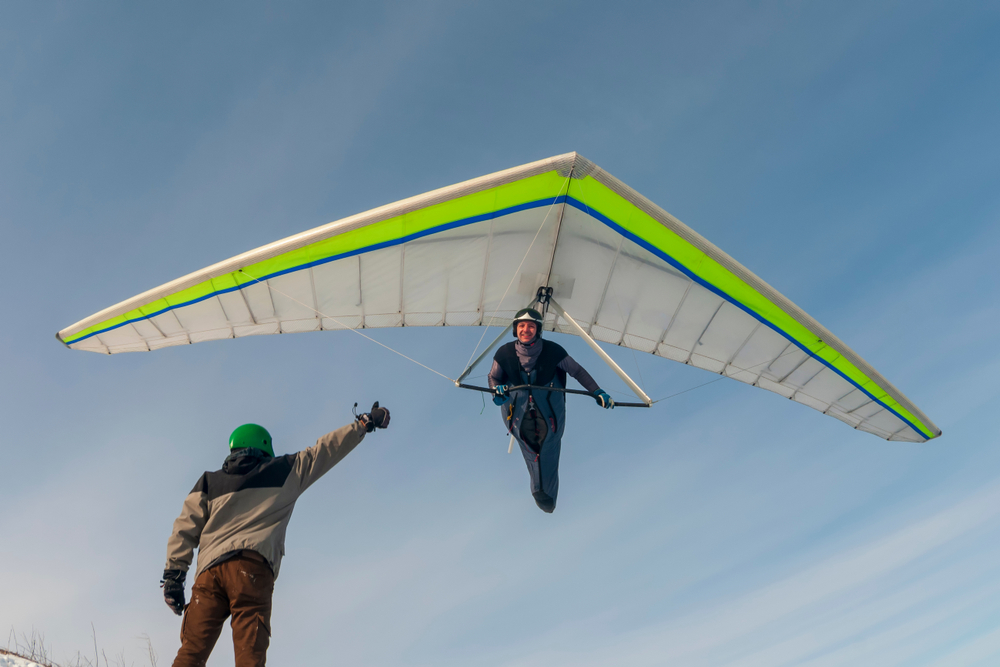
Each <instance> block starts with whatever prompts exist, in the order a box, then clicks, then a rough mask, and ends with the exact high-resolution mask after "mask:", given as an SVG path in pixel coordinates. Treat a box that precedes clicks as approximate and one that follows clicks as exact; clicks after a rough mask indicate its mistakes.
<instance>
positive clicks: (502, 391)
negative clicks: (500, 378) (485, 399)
mask: <svg viewBox="0 0 1000 667" xmlns="http://www.w3.org/2000/svg"><path fill="white" fill-rule="evenodd" d="M508 389H510V385H509V384H498V385H497V386H495V387H493V405H503V404H504V403H506V402H507V401H509V400H510V396H509V395H508V394H507V390H508Z"/></svg>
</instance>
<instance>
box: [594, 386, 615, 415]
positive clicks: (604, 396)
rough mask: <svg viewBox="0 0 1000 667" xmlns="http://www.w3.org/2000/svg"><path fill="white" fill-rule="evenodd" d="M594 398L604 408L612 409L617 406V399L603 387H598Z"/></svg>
mask: <svg viewBox="0 0 1000 667" xmlns="http://www.w3.org/2000/svg"><path fill="white" fill-rule="evenodd" d="M594 399H595V400H596V401H597V404H598V405H599V406H601V407H602V408H605V409H608V410H610V409H611V408H613V407H615V399H613V398H611V396H609V395H608V392H606V391H604V390H603V389H597V390H595V391H594Z"/></svg>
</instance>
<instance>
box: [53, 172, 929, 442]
mask: <svg viewBox="0 0 1000 667" xmlns="http://www.w3.org/2000/svg"><path fill="white" fill-rule="evenodd" d="M541 287H551V288H552V290H551V296H552V299H553V301H556V302H558V305H559V306H560V307H558V308H555V309H549V311H548V314H547V315H546V325H545V328H546V329H547V330H550V331H557V332H562V333H568V334H574V335H579V334H582V333H585V334H588V335H589V336H592V337H593V338H595V339H597V340H599V341H603V342H606V343H612V344H615V345H621V346H625V347H629V348H632V349H634V350H637V351H640V352H647V353H650V354H654V355H656V356H660V357H665V358H667V359H672V360H674V361H679V362H682V363H685V364H690V365H692V366H697V367H699V368H703V369H705V370H709V371H712V372H713V373H719V374H722V375H725V376H727V377H730V378H732V379H734V380H738V381H740V382H745V383H747V384H752V385H754V386H757V387H761V388H763V389H767V390H769V391H772V392H775V393H777V394H781V395H782V396H785V397H787V398H790V399H792V400H795V401H797V402H799V403H802V404H804V405H807V406H809V407H811V408H814V409H816V410H819V411H821V412H823V413H824V414H827V415H830V416H832V417H836V418H837V419H839V420H841V421H843V422H846V423H847V424H850V425H851V426H853V427H854V428H856V429H859V430H862V431H866V432H869V433H873V434H875V435H878V436H879V437H882V438H885V439H888V440H899V441H908V442H924V441H926V440H930V439H932V438H935V437H937V436H939V435H941V431H940V430H939V429H938V428H937V427H936V426H935V425H934V424H933V423H932V422H931V421H930V419H928V418H927V416H925V415H924V414H923V413H922V412H921V411H920V410H919V409H917V407H916V406H914V405H913V404H912V403H911V402H910V401H909V400H908V399H907V398H906V397H905V396H904V395H903V394H902V393H901V392H900V391H899V390H898V389H896V388H895V387H894V386H893V385H892V384H890V383H889V382H888V381H887V380H886V379H885V378H884V377H882V376H881V375H880V374H879V373H878V372H877V371H875V369H873V368H872V367H871V366H870V365H869V364H868V363H866V362H865V361H864V360H863V359H861V358H860V357H859V356H858V355H857V354H855V353H854V352H853V351H851V350H850V349H849V348H848V347H847V346H846V345H844V344H843V343H842V342H841V341H840V340H839V339H837V338H836V337H835V336H834V335H833V334H831V333H830V332H829V331H827V330H826V329H825V328H824V327H823V326H822V325H820V324H819V323H818V322H816V321H815V320H814V319H813V318H811V317H810V316H809V315H807V314H806V313H805V312H803V311H802V310H801V309H800V308H798V307H797V306H796V305H795V304H793V303H792V302H791V301H789V300H788V299H787V298H785V297H784V296H782V295H781V294H779V293H778V292H777V291H775V290H774V289H773V288H772V287H770V286H769V285H768V284H767V283H765V282H764V281H762V280H761V279H760V278H758V277H757V276H755V275H754V274H752V273H751V272H750V271H748V270H747V269H746V268H744V267H743V266H741V265H740V264H739V263H737V262H736V261H735V260H733V259H732V258H731V257H729V256H728V255H726V254H725V253H724V252H722V251H721V250H719V249H718V248H716V247H715V246H714V245H712V244H711V243H709V242H708V241H707V240H705V239H704V238H702V237H701V236H699V235H698V234H697V233H695V232H694V231H692V230H691V229H690V228H688V227H687V226H686V225H684V224H683V223H681V222H680V221H679V220H677V219H676V218H674V217H673V216H672V215H670V214H669V213H667V212H666V211H664V210H663V209H661V208H660V207H658V206H656V205H655V204H653V203H652V202H651V201H649V200H648V199H646V198H645V197H643V196H642V195H640V194H639V193H638V192H636V191H635V190H633V189H632V188H630V187H628V186H627V185H625V184H624V183H622V182H621V181H619V180H618V179H616V178H615V177H613V176H611V175H610V174H608V173H607V172H605V171H603V170H602V169H600V168H599V167H598V166H596V165H595V164H593V163H592V162H590V161H588V160H586V159H585V158H583V157H581V156H579V155H577V154H576V153H568V154H565V155H559V156H556V157H553V158H549V159H546V160H540V161H538V162H533V163H531V164H526V165H523V166H520V167H516V168H514V169H508V170H506V171H501V172H497V173H495V174H490V175H488V176H483V177H481V178H477V179H474V180H471V181H466V182H464V183H459V184H457V185H453V186H450V187H446V188H442V189H439V190H434V191H433V192H428V193H426V194H423V195H419V196H417V197H411V198H409V199H405V200H403V201H399V202H396V203H394V204H389V205H387V206H383V207H381V208H376V209H373V210H371V211H367V212H364V213H360V214H358V215H354V216H351V217H349V218H345V219H343V220H339V221H336V222H331V223H329V224H327V225H323V226H321V227H317V228H315V229H312V230H309V231H306V232H302V233H301V234H297V235H295V236H291V237H288V238H286V239H282V240H280V241H277V242H275V243H272V244H270V245H266V246H264V247H261V248H258V249H256V250H251V251H250V252H246V253H243V254H242V255H238V256H236V257H233V258H231V259H228V260H226V261H224V262H219V263H218V264H214V265H212V266H209V267H207V268H205V269H202V270H201V271H196V272H194V273H191V274H189V275H187V276H184V277H182V278H179V279H177V280H175V281H173V282H170V283H167V284H166V285H163V286H161V287H158V288H156V289H153V290H150V291H148V292H144V293H142V294H140V295H138V296H135V297H133V298H131V299H128V300H126V301H123V302H122V303H120V304H118V305H115V306H112V307H110V308H107V309H105V310H102V311H101V312H99V313H97V314H95V315H92V316H90V317H88V318H86V319H84V320H81V321H80V322H77V323H76V324H74V325H72V326H70V327H67V328H66V329H64V330H62V331H60V332H59V333H58V334H57V338H58V339H59V340H60V341H62V342H63V343H64V344H66V345H67V346H69V347H70V348H73V349H77V350H89V351H93V352H101V353H105V354H115V353H118V352H138V351H148V350H157V349H160V348H163V347H169V346H172V345H186V344H189V343H197V342H201V341H208V340H217V339H223V338H238V337H241V336H254V335H260V334H277V333H294V332H304V331H318V330H337V329H348V328H350V329H359V328H373V327H400V326H442V325H448V326H486V325H489V326H501V327H503V326H507V325H509V324H510V321H511V319H512V318H513V316H514V314H515V312H516V311H517V310H518V309H520V308H522V307H524V306H525V305H526V304H527V303H528V302H529V301H531V300H533V299H534V298H535V297H536V294H538V290H539V288H541ZM566 314H572V317H571V318H567V317H564V316H563V315H566ZM573 320H575V322H573V323H572V324H571V322H572V321H573ZM574 324H576V325H577V326H574Z"/></svg>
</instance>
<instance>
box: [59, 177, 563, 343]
mask: <svg viewBox="0 0 1000 667" xmlns="http://www.w3.org/2000/svg"><path fill="white" fill-rule="evenodd" d="M566 180H567V178H566V176H564V175H561V174H560V173H559V172H558V171H551V172H548V173H545V174H540V175H537V176H530V177H527V178H524V179H522V180H520V181H515V182H513V183H508V184H503V185H500V186H497V187H496V188H493V189H491V190H487V191H482V192H476V193H472V194H469V195H466V196H464V197H461V198H459V199H451V200H447V201H444V202H441V203H438V204H434V205H431V206H428V207H426V208H424V209H418V210H416V211H413V212H407V213H404V214H402V215H398V216H394V217H390V218H388V219H383V220H377V221H375V222H369V223H368V224H366V225H364V226H361V227H357V228H354V229H347V230H344V231H343V232H340V233H337V234H335V235H331V236H330V237H328V238H325V239H322V240H318V241H314V242H312V243H309V244H308V245H302V246H301V247H298V248H294V249H291V250H287V251H285V252H282V253H280V254H276V255H274V256H271V257H267V258H265V259H261V260H259V261H257V262H254V263H248V264H244V266H243V267H240V268H242V269H244V273H240V272H239V269H237V270H236V271H231V272H227V273H223V274H221V275H218V276H214V277H210V278H208V279H207V280H204V281H203V282H200V283H197V284H194V285H191V286H189V287H184V288H181V289H180V290H178V291H176V292H174V293H172V294H168V295H166V296H163V297H161V298H158V299H156V300H154V301H151V302H148V303H146V304H143V305H140V306H138V307H137V308H134V309H132V310H129V311H127V312H125V313H122V314H119V315H115V316H112V317H110V318H108V319H105V320H102V321H100V322H97V323H96V324H91V325H90V326H87V327H85V328H80V325H81V324H85V323H87V320H84V321H83V322H81V323H78V324H76V325H73V326H72V327H69V328H67V329H65V330H64V331H62V332H60V334H59V337H60V340H62V341H64V342H65V343H66V344H68V345H72V344H73V343H77V342H80V341H82V340H84V339H86V338H88V337H91V336H93V335H96V334H99V333H103V332H106V331H109V330H112V329H115V328H117V327H121V326H125V325H126V324H129V323H131V322H134V321H137V320H141V319H146V318H150V317H155V316H156V315H158V314H161V313H163V312H165V311H167V310H171V309H174V308H180V307H184V306H188V305H192V304H195V303H199V302H201V301H204V300H205V299H209V298H212V297H213V296H215V295H217V294H224V293H227V292H232V291H234V290H238V289H240V288H242V287H243V286H245V285H247V284H249V283H253V282H255V281H256V280H267V279H270V278H273V277H277V276H280V275H284V274H287V273H291V272H294V271H299V270H302V269H307V268H310V267H312V266H317V265H320V264H323V263H326V262H330V261H335V260H337V259H343V258H345V257H350V256H353V255H356V254H360V253H365V252H371V251H373V250H378V249H380V248H384V247H389V246H391V245H397V244H400V243H405V242H407V241H410V240H414V239H417V238H421V237H423V236H428V235H431V234H436V233H439V232H442V231H447V230H449V229H454V228H455V227H461V226H465V225H469V224H474V223H476V222H481V221H484V220H490V219H493V218H496V217H499V216H503V215H508V214H510V213H515V212H518V211H521V210H527V209H530V208H537V207H541V206H548V205H552V204H555V203H558V200H559V196H560V195H558V194H557V193H558V192H560V189H562V190H565V186H566ZM383 208H388V207H383ZM442 221H445V222H442ZM332 225H338V223H331V225H330V226H332ZM338 226H339V225H338ZM328 227H329V226H328ZM302 236H304V234H299V235H296V236H294V237H290V238H289V239H285V240H284V241H281V242H278V243H282V244H286V245H291V242H294V241H295V240H297V239H298V238H300V237H302ZM253 252H254V251H251V253H245V254H244V255H241V256H239V257H237V258H234V260H236V259H239V258H241V257H244V256H246V255H250V254H252V253H253ZM232 263H233V260H228V261H227V262H222V263H220V265H216V266H221V265H228V264H232ZM212 268H213V267H209V269H206V270H204V271H203V272H208V271H210V270H211V269H212ZM227 268H228V267H227ZM203 272H199V273H203ZM250 276H253V277H252V278H251V277H250ZM255 279H256V280H255ZM181 280H183V279H181ZM174 282H175V283H176V282H179V281H174ZM168 285H170V284H168ZM164 287H167V286H164ZM162 289H163V288H158V290H154V291H159V290H162ZM140 296H142V295H140ZM89 319H93V318H88V320H89ZM74 330H76V331H74ZM71 332H72V333H71Z"/></svg>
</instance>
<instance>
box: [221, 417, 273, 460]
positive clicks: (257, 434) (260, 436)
mask: <svg viewBox="0 0 1000 667" xmlns="http://www.w3.org/2000/svg"><path fill="white" fill-rule="evenodd" d="M243 447H253V448H254V449H259V450H260V451H262V452H264V453H265V454H267V455H268V456H274V449H273V448H272V447H271V434H270V433H268V432H267V429H266V428H264V427H263V426H257V424H244V425H243V426H240V427H239V428H237V429H236V430H235V431H233V434H232V435H231V436H229V449H231V450H232V449H242V448H243Z"/></svg>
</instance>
